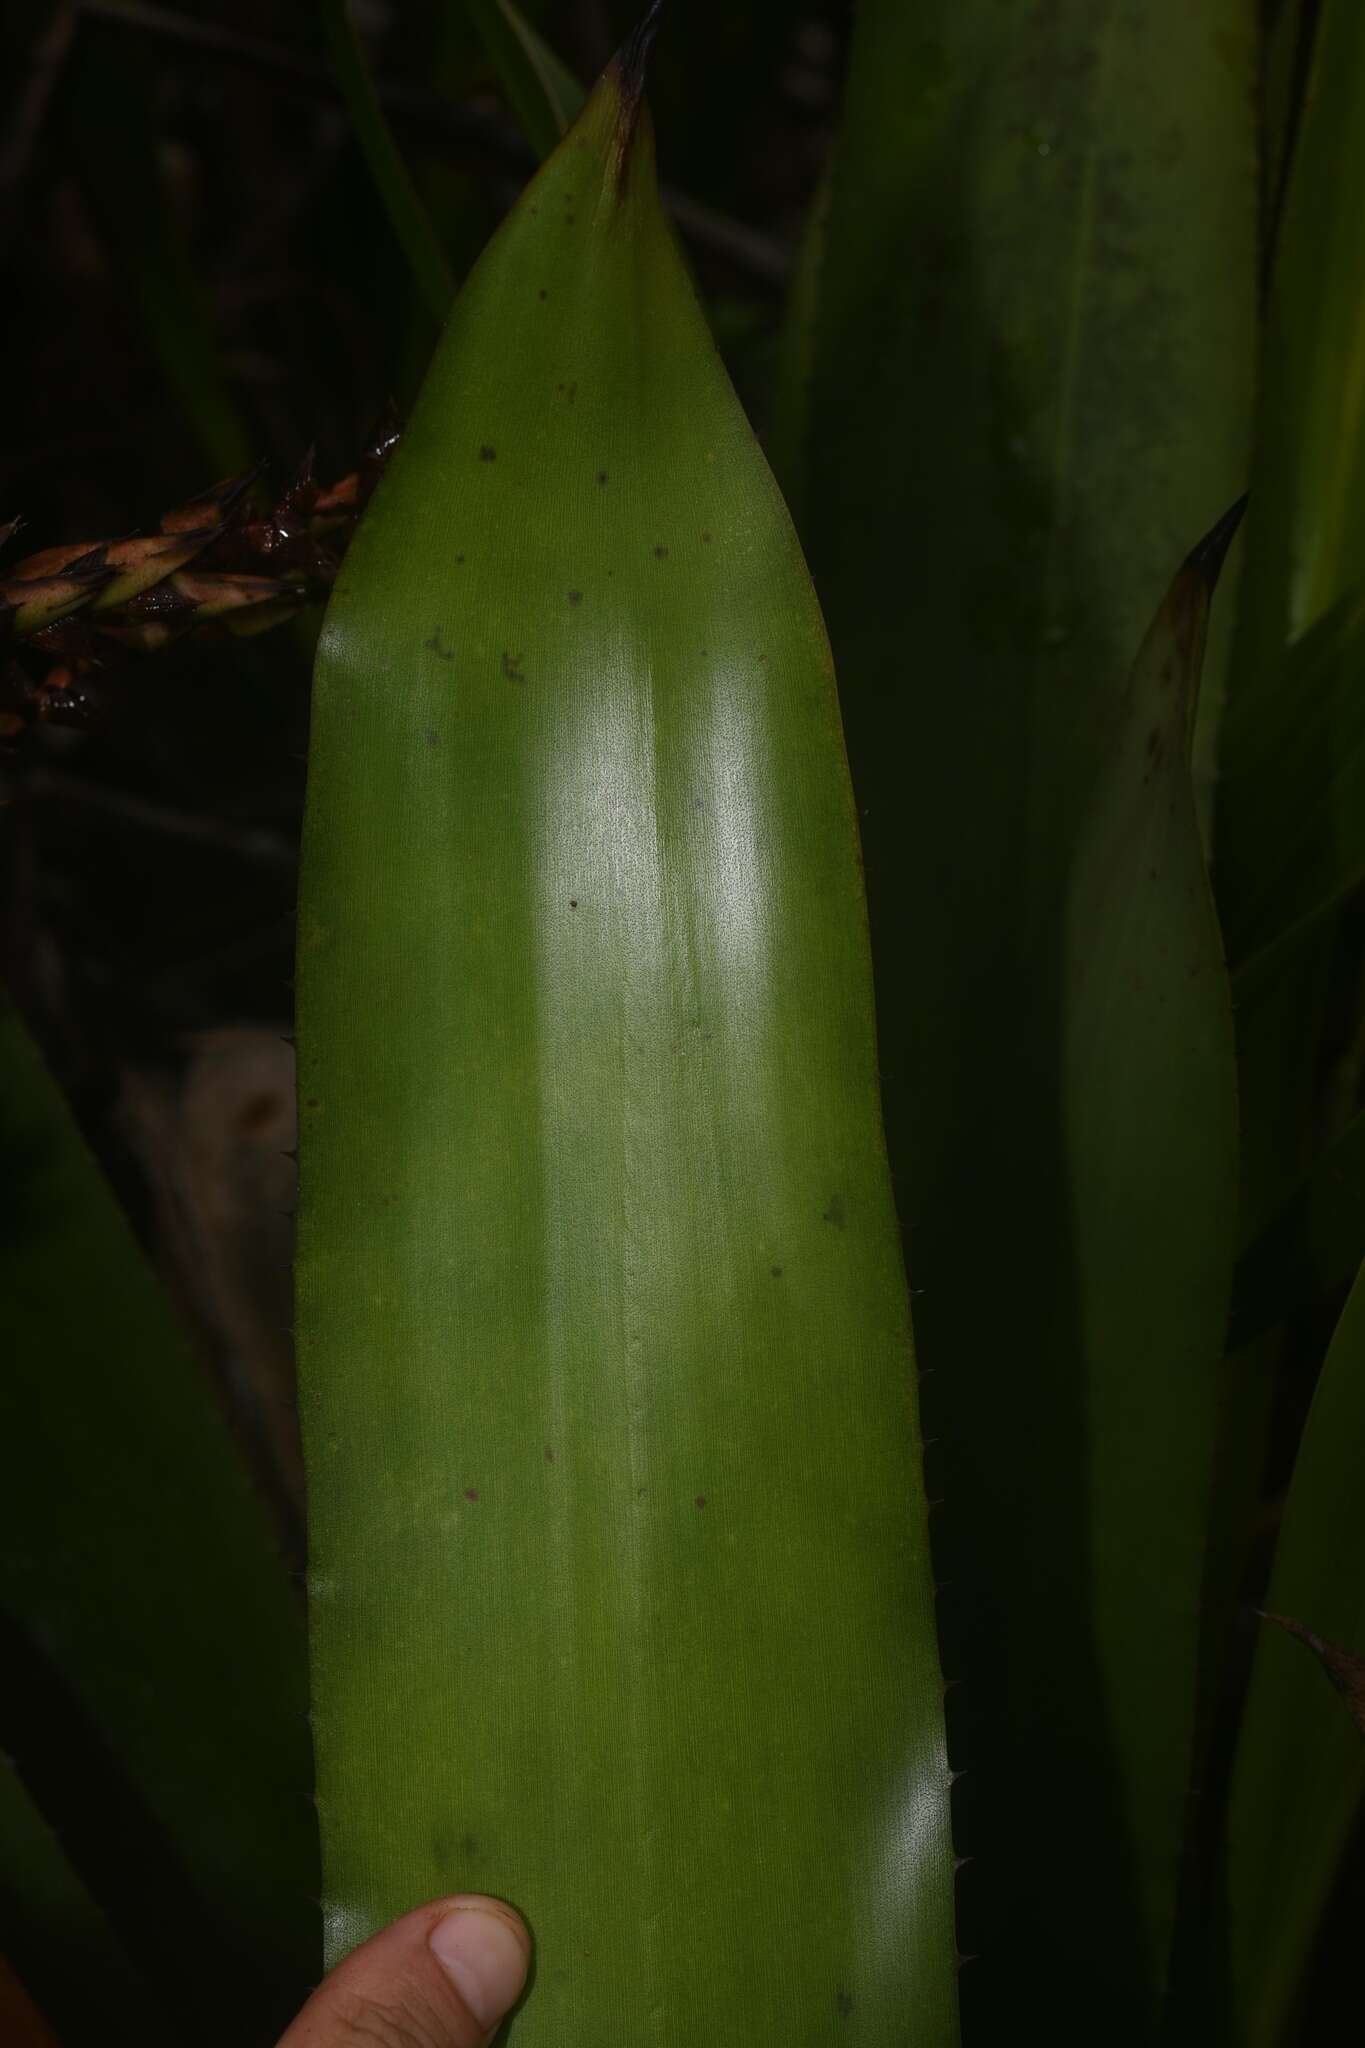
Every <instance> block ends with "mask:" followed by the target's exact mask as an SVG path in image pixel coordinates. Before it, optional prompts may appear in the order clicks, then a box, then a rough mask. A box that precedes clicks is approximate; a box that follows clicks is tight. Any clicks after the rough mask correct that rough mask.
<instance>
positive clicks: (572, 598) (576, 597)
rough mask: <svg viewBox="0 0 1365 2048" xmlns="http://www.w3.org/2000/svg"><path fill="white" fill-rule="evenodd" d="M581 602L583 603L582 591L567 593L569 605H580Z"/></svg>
mask: <svg viewBox="0 0 1365 2048" xmlns="http://www.w3.org/2000/svg"><path fill="white" fill-rule="evenodd" d="M582 602H583V593H582V591H581V590H571V591H570V592H569V603H570V604H582Z"/></svg>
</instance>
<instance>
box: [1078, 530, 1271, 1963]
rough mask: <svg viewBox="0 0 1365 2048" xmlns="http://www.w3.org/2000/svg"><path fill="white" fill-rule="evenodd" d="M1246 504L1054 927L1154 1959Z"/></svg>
mask: <svg viewBox="0 0 1365 2048" xmlns="http://www.w3.org/2000/svg"><path fill="white" fill-rule="evenodd" d="M1239 514H1240V507H1239V508H1238V511H1237V512H1236V513H1234V514H1233V515H1231V516H1230V517H1229V519H1227V520H1224V521H1223V522H1222V523H1221V524H1220V526H1219V527H1217V528H1215V529H1214V531H1213V532H1212V533H1211V534H1210V535H1209V536H1208V538H1207V540H1205V541H1204V542H1203V543H1201V545H1200V546H1199V547H1198V548H1197V549H1196V550H1195V551H1194V553H1193V554H1192V555H1191V556H1190V557H1189V559H1188V560H1187V561H1186V563H1185V564H1184V566H1183V568H1182V569H1181V572H1180V574H1179V575H1178V576H1177V577H1176V579H1175V582H1174V583H1173V584H1172V586H1171V590H1170V592H1169V594H1168V596H1167V598H1166V601H1165V603H1164V604H1163V606H1162V608H1161V610H1160V611H1159V612H1158V614H1157V617H1156V620H1155V621H1154V623H1153V625H1152V628H1151V630H1150V632H1149V633H1148V635H1147V639H1146V641H1145V643H1144V645H1143V648H1142V652H1141V653H1140V655H1139V656H1138V660H1137V664H1136V667H1135V669H1134V672H1133V678H1132V682H1131V683H1130V685H1129V690H1128V693H1127V696H1126V699H1125V702H1124V705H1123V709H1122V712H1121V716H1120V720H1119V725H1118V730H1117V733H1116V735H1115V739H1114V742H1113V744H1112V747H1111V750H1110V752H1109V755H1108V759H1107V761H1106V763H1105V767H1104V769H1103V771H1102V773H1101V776H1100V779H1099V782H1098V784H1097V787H1096V790H1095V793H1094V797H1093V800H1092V808H1091V813H1090V817H1089V819H1088V821H1087V824H1086V826H1085V828H1084V830H1083V831H1082V833H1081V836H1080V840H1079V844H1078V847H1077V854H1076V862H1075V871H1074V878H1073V883H1072V888H1071V894H1070V900H1069V903H1068V914H1067V926H1066V941H1067V953H1066V959H1067V983H1066V989H1065V1002H1064V1008H1063V1014H1062V1032H1063V1062H1062V1077H1061V1078H1062V1105H1063V1115H1064V1129H1065V1142H1066V1148H1067V1179H1068V1185H1069V1188H1070V1191H1071V1196H1072V1233H1073V1240H1072V1246H1071V1262H1072V1271H1073V1273H1074V1276H1075V1284H1076V1299H1075V1303H1074V1314H1075V1318H1076V1330H1075V1342H1076V1346H1077V1350H1078V1353H1079V1356H1080V1358H1081V1359H1082V1360H1083V1361H1084V1363H1085V1366H1086V1367H1087V1369H1088V1371H1087V1380H1086V1386H1087V1390H1088V1394H1089V1402H1088V1410H1089V1413H1088V1425H1089V1427H1088V1444H1087V1452H1088V1455H1087V1462H1086V1481H1087V1485H1088V1488H1089V1493H1090V1501H1089V1513H1088V1517H1087V1528H1088V1534H1089V1546H1090V1551H1089V1557H1088V1560H1087V1562H1088V1568H1089V1572H1090V1575H1091V1581H1092V1585H1093V1588H1094V1592H1093V1611H1092V1616H1091V1627H1092V1637H1091V1641H1092V1646H1093V1651H1094V1655H1095V1659H1096V1667H1097V1673H1098V1678H1099V1683H1100V1690H1101V1697H1102V1699H1103V1705H1104V1712H1105V1719H1106V1724H1107V1726H1108V1728H1109V1730H1110V1734H1111V1739H1112V1741H1113V1743H1114V1747H1115V1750H1116V1752H1117V1755H1118V1756H1119V1757H1120V1758H1121V1759H1122V1761H1123V1769H1122V1773H1121V1777H1120V1781H1119V1798H1120V1800H1121V1801H1122V1808H1121V1812H1122V1818H1123V1822H1124V1835H1125V1838H1126V1839H1127V1840H1128V1841H1129V1842H1131V1843H1132V1844H1133V1845H1134V1852H1135V1855H1136V1858H1137V1861H1138V1867H1139V1869H1141V1870H1142V1871H1143V1872H1145V1873H1146V1878H1147V1884H1146V1893H1145V1896H1144V1897H1143V1899H1142V1901H1141V1903H1142V1905H1143V1906H1144V1908H1145V1910H1146V1913H1147V1915H1148V1927H1147V1934H1148V1939H1149V1942H1150V1945H1151V1950H1152V1952H1153V1954H1160V1953H1161V1950H1162V1947H1163V1945H1164V1943H1165V1942H1166V1940H1168V1939H1169V1916H1170V1913H1171V1910H1172V1903H1173V1899H1174V1896H1175V1887H1176V1881H1177V1858H1178V1847H1179V1826H1178V1820H1177V1815H1178V1811H1179V1808H1180V1805H1181V1802H1182V1799H1183V1795H1184V1792H1185V1787H1186V1777H1187V1774H1188V1771H1189V1768H1190V1761H1191V1744H1192V1714H1193V1705H1194V1700H1193V1686H1192V1678H1193V1672H1194V1666H1195V1652H1196V1622H1197V1612H1198V1588H1199V1582H1200V1576H1201V1571H1202V1562H1203V1545H1202V1539H1203V1533H1204V1502H1205V1499H1206V1495H1207V1489H1208V1482H1209V1475H1210V1469H1211V1465H1212V1459H1213V1447H1214V1437H1215V1426H1214V1425H1215V1407H1216V1387H1215V1379H1214V1368H1215V1367H1216V1365H1217V1363H1218V1359H1219V1357H1220V1355H1221V1351H1222V1344H1223V1333H1224V1328H1225V1325H1226V1317H1227V1305H1228V1295H1229V1289H1230V1283H1231V1275H1232V1261H1233V1250H1234V1242H1235V1226H1236V1194H1237V1104H1236V1091H1235V1083H1234V1073H1235V1052H1234V1041H1233V1031H1232V1004H1231V996H1230V991H1229V987H1228V981H1227V974H1226V971H1225V968H1224V965H1223V952H1222V940H1221V937H1220V935H1219V930H1218V920H1217V916H1216V913H1215V910H1214V905H1213V896H1212V892H1211V890H1210V887H1209V882H1208V876H1207V873H1206V871H1205V867H1204V855H1203V846H1202V841H1201V837H1200V831H1199V820H1198V815H1197V811H1196V807H1195V799H1194V786H1193V782H1192V779H1191V773H1190V765H1189V756H1188V745H1189V737H1190V731H1191V726H1192V722H1193V710H1194V695H1195V691H1196V690H1197V686H1198V679H1199V670H1200V664H1201V662H1202V659H1203V651H1204V640H1205V634H1206V630H1207V622H1208V607H1209V599H1210V596H1211V593H1212V588H1213V583H1214V580H1215V579H1216V577H1217V574H1218V569H1219V566H1220V565H1221V562H1222V559H1223V555H1224V552H1225V549H1226V547H1227V545H1228V543H1229V541H1230V539H1231V535H1232V531H1233V529H1234V527H1235V523H1236V518H1237V517H1238V516H1239ZM1157 1488H1159V1494H1158V1496H1157V1498H1158V1501H1159V1507H1157V1509H1156V1510H1155V1511H1154V1506H1153V1493H1154V1489H1157ZM1139 1532H1141V1540H1140V1541H1139V1540H1138V1533H1139ZM1179 1679H1183V1681H1184V1682H1183V1684H1182V1683H1179V1682H1176V1681H1178V1680H1179Z"/></svg>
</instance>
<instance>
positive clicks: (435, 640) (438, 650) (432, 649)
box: [422, 626, 455, 661]
mask: <svg viewBox="0 0 1365 2048" xmlns="http://www.w3.org/2000/svg"><path fill="white" fill-rule="evenodd" d="M422 645H423V646H424V647H425V648H426V650H427V652H428V653H429V654H435V655H438V656H439V657H440V659H441V660H442V661H454V659H455V650H454V648H453V647H443V646H442V645H441V629H440V627H439V626H437V627H436V629H435V631H434V632H433V633H432V636H431V638H430V639H429V640H424V641H423V643H422Z"/></svg>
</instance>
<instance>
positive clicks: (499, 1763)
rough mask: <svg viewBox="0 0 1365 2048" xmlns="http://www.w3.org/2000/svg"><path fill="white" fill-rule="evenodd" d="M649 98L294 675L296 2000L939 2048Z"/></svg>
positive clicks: (794, 785)
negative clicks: (311, 1835)
mask: <svg viewBox="0 0 1365 2048" xmlns="http://www.w3.org/2000/svg"><path fill="white" fill-rule="evenodd" d="M642 56H643V49H642V44H641V42H640V41H639V40H637V41H635V42H634V43H633V44H631V45H629V46H628V47H627V49H626V51H625V52H623V54H622V57H621V59H619V60H618V62H617V64H616V65H615V66H613V68H612V70H610V71H609V72H608V73H607V75H606V77H605V78H604V79H603V81H602V82H601V83H600V84H599V86H598V87H597V89H596V91H595V93H594V95H593V96H592V98H591V99H590V101H589V103H588V105H587V107H586V109H585V111H584V113H583V115H582V117H581V118H580V120H579V122H578V124H577V125H576V126H575V128H574V129H573V130H572V131H571V132H570V133H569V135H568V136H567V138H566V139H565V141H564V142H563V143H562V144H561V145H560V147H559V148H558V150H557V151H556V152H555V154H554V156H553V157H552V158H551V159H550V161H549V162H548V163H547V165H546V166H545V167H544V168H543V169H542V171H541V173H540V174H539V176H538V177H537V178H536V179H535V180H534V181H533V182H532V184H531V185H530V186H529V187H528V189H527V191H526V192H525V194H524V195H523V197H522V199H521V200H520V202H519V204H518V205H517V207H516V208H515V209H514V210H513V212H512V214H511V215H510V217H509V218H508V220H507V221H506V223H505V224H504V226H503V227H502V229H501V230H500V232H499V234H498V235H497V237H496V238H495V240H494V241H493V243H492V244H491V245H490V247H489V249H488V251H487V252H486V254H485V256H484V257H483V259H482V260H481V262H480V263H479V265H478V266H477V267H476V269H475V271H474V272H473V274H472V275H471V277H470V279H469V282H468V284H467V285H466V287H465V289H464V291H463V293H462V294H461V296H460V299H459V300H458V302H457V304H456V307H455V309H454V311H453V314H452V317H451V320H450V323H449V325H448V327H447V330H446V334H445V337H444V339H443V342H442V345H441V348H440V351H439V353H438V356H437V358H436V361H435V363H434V364H433V367H432V370H431V372H430V375H429V377H428V380H427V383H426V386H425V388H424V391H423V393H422V396H421V399H420V401H419V403H418V405H417V408H416V410H415V413H414V415H413V418H412V421H411V424H410V426H409V428H408V430H407V432H406V434H405V437H404V442H403V445H402V447H401V449H400V450H399V453H398V455H397V457H396V458H395V462H394V466H393V468H392V470H391V472H390V474H389V476H388V477H387V478H386V479H385V481H384V483H383V484H382V485H381V486H380V489H379V491H378V492H377V494H376V497H375V500H374V503H373V505H372V507H371V509H370V511H369V513H368V514H367V516H366V518H365V520H364V521H363V522H362V525H361V527H360V530H359V532H358V533H357V536H356V539H355V541H354V543H353V545H352V549H351V552H350V555H349V556H348V559H347V563H346V566H345V569H344V571H343V573H342V576H341V579H340V581H339V583H338V586H337V589H336V592H335V595H334V597H333V600H332V604H331V607H330V610H329V613H328V618H327V623H326V626H325V629H324V633H323V637H322V641H321V644H320V649H319V659H318V666H317V672H316V679H315V695H314V714H313V716H314V723H313V735H312V746H311V753H310V772H309V791H308V803H307V818H306V826H305V840H304V863H303V874H302V888H301V906H300V933H299V947H300V950H299V980H298V1000H299V1009H298V1043H299V1058H300V1106H301V1119H302V1122H301V1140H300V1145H301V1150H300V1163H301V1176H302V1181H301V1203H300V1212H299V1229H300V1250H299V1267H298V1337H299V1345H300V1361H301V1373H302V1403H303V1419H304V1426H305V1451H306V1458H307V1464H308V1483H309V1500H310V1508H309V1513H310V1532H311V1533H310V1554H311V1561H310V1603H311V1612H312V1640H313V1694H314V1734H315V1741H316V1753H317V1761H318V1773H319V1811H320V1816H321V1822H322V1833H323V1855H324V1866H325V1880H324V1883H325V1901H326V1917H327V1925H328V1953H329V1957H330V1958H331V1959H333V1960H334V1959H335V1958H336V1957H338V1956H339V1955H340V1954H342V1953H343V1952H344V1951H345V1950H347V1949H348V1948H349V1947H350V1946H351V1945H352V1944H353V1943H355V1942H356V1941H358V1940H359V1939H361V1938H362V1937H363V1936H365V1935H366V1934H368V1933H370V1932H371V1931H372V1930H373V1929H374V1928H376V1927H378V1926H379V1925H381V1924H382V1923H383V1921H384V1920H386V1919H387V1918H388V1917H390V1916H391V1915H392V1914H394V1913H397V1912H399V1911H401V1910H402V1909H404V1908H405V1907H408V1906H410V1905H413V1904H414V1903H416V1902H417V1901H419V1900H422V1899H425V1898H428V1897H431V1896H433V1895H438V1894H439V1893H441V1892H443V1891H450V1890H454V1889H466V1888H467V1889H480V1890H487V1891H492V1892H494V1893H496V1894H498V1895H499V1896H502V1897H504V1898H506V1899H508V1900H510V1901H511V1902H512V1903H514V1904H515V1905H517V1906H518V1907H519V1908H520V1909H521V1910H522V1911H523V1912H524V1913H525V1914H526V1916H527V1918H528V1921H529V1924H530V1926H531V1928H532V1930H533V1933H534V1936H535V1942H536V1974H535V1981H534V1984H533V1986H532V1988H531V1991H530V1993H529V1995H528V1997H527V2000H526V2002H525V2005H524V2007H523V2008H522V2009H521V2010H520V2011H519V2012H518V2014H517V2015H516V2017H515V2019H514V2021H513V2024H512V2037H513V2039H514V2041H515V2042H516V2043H517V2044H518V2048H536V2044H546V2048H550V2044H553V2048H575V2044H582V2048H594V2044H596V2043H598V2042H599V2041H601V2040H603V2039H609V2040H612V2041H621V2042H640V2041H644V2040H646V2039H651V2040H655V2041H658V2042H660V2043H661V2044H662V2043H668V2044H670V2048H671V2044H677V2048H682V2044H684V2043H690V2042H693V2041H699V2040H705V2041H707V2042H711V2043H717V2044H719V2043H726V2042H734V2043H735V2044H737V2048H738V2044H740V2043H745V2044H751V2043H753V2042H755V2041H765V2042H766V2041H778V2040H805V2039H809V2040H820V2041H823V2040H826V2039H830V2040H833V2039H836V2038H842V2033H841V2029H843V2028H844V2027H845V2025H846V2024H847V2026H848V2028H849V2038H853V2035H854V2032H855V2030H856V2037H857V2038H858V2039H859V2040H860V2041H862V2042H865V2043H867V2044H868V2048H899V2044H900V2043H901V2042H902V2041H903V2040H904V2038H905V2035H906V2030H907V2028H910V2029H912V2030H913V2034H914V2039H915V2041H916V2043H917V2044H919V2048H948V2044H950V2043H951V2042H953V2041H954V2040H955V2039H956V1952H955V1946H954V1939H953V1924H952V1887H953V1861H952V1848H951V1842H950V1837H949V1824H948V1787H949V1780H948V1771H947V1766H946V1760H945V1756H944V1735H943V1718H942V1682H941V1678H940V1674H939V1669H938V1657H937V1646H936V1642H935V1635H934V1625H933V1616H932V1595H931V1584H930V1572H929V1560H928V1544H927V1522H926V1507H925V1500H924V1492H923V1482H922V1475H921V1469H920V1452H919V1440H918V1431H917V1424H916V1417H915V1400H914V1369H913V1354H912V1349H911V1343H910V1332H909V1319H908V1303H907V1299H906V1288H905V1280H904V1273H903V1268H902V1264H901V1258H900V1247H899V1242H898V1234H897V1229H896V1221H895V1214H894V1209H893V1206H892V1201H891V1192H890V1185H889V1178H888V1174H887V1170H886V1164H885V1153H884V1148H883V1141H882V1137H881V1131H880V1123H879V1115H878V1090H877V1073H876V1059H875V1051H874V1043H873V1026H872V1009H871V987H870V973H869V963H868V958H867V941H866V928H865V914H864V906H863V899H862V885H861V876H860V871H859V864H858V855H857V836H856V822H855V816H854V811H853V806H852V801H851V796H850V791H849V787H848V781H847V771H846V767H845V763H844V758H843V750H842V743H841V734H840V725H839V716H838V708H837V703H836V699H835V692H834V681H833V675H832V670H831V665H830V659H829V651H828V646H827V643H826V640H825V635H824V630H823V625H822V622H821V619H820V615H819V611H818V608H817V606H816V602H815V598H814V595H813V592H812V590H811V587H810V583H809V579H808V577H807V574H806V571H805V567H804V564H803V562H802V560H801V556H800V552H799V549H798V546H797V543H796V540H795V536H794V534H793V533H792V530H791V526H790V523H789V521H788V519H787V516H786V513H785V510H784V508H783V506H782V503H781V500H780V497H779V496H778V493H777V490H776V487H775V486H774V484H773V481H772V478H771V476H770V475H769V473H768V471H767V469H766V466H765V464H764V462H763V460H762V457H761V455H760V453H759V451H758V448H757V446H756V444H755V442H754V439H753V436H752V434H751V433H750V430H749V428H748V426H747V424H746V422H745V420H744V417H743V415H742V413H741V411H740V408H739V405H738V402H737V401H736V399H735V397H734V394H733V392H732V391H731V389H730V387H729V385H728V382H727V380H726V377H725V374H724V371H723V368H722V367H721V364H720V362H719V359H718V357H717V355H716V353H715V350H714V348H713V345H712V343H711V341H710V338H709V336H708V334H707V332H706V328H705V323H704V320H703V317H702V314H701V312H700V309H699V307H698V305H697V301H696V298H695V295H694V292H693V289H692V286H691V284H690V282H689V280H688V278H687V275H686V271H685V269H684V266H683V264H682V262H681V260H680V258H679V256H678V253H677V250H676V248H675V246H674V244H673V240H672V237H671V233H670V231H669V229H668V227H667V224H666V222H665V219H664V217H663V214H662V212H661V209H660V206H659V200H658V194H657V188H656V184H655V176H654V165H653V139H652V134H651V129H650V123H649V118H648V115H647V113H646V112H645V110H644V107H643V104H642V102H641V99H640V89H641V82H642V81H641V63H642Z"/></svg>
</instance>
